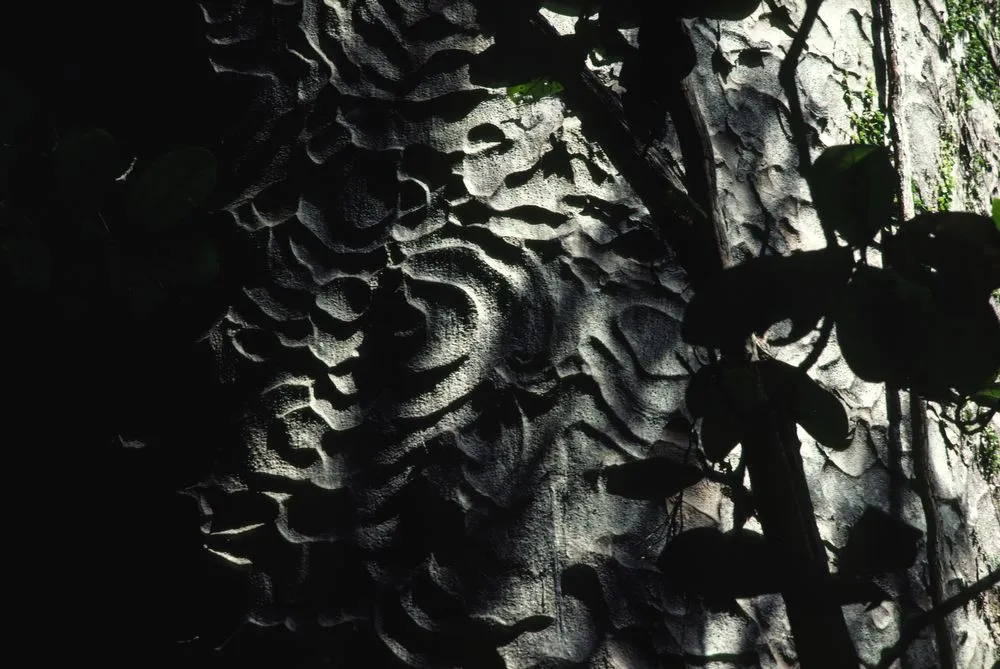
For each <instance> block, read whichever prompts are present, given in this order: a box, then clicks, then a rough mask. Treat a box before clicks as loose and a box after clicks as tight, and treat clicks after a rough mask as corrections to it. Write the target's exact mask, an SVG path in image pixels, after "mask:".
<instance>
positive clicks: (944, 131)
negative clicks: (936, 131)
mask: <svg viewBox="0 0 1000 669" xmlns="http://www.w3.org/2000/svg"><path fill="white" fill-rule="evenodd" d="M957 164H958V145H957V144H956V142H955V133H954V132H953V131H952V130H951V129H950V128H949V127H947V126H941V156H940V162H939V163H938V170H937V178H936V179H935V180H934V185H933V189H934V190H933V193H934V199H933V201H932V203H930V204H929V203H928V202H926V201H925V200H924V199H923V195H922V194H921V191H920V186H919V185H918V184H917V182H916V180H915V179H911V180H910V190H911V191H912V192H913V208H914V211H915V212H916V213H917V214H925V213H927V212H930V211H950V210H951V205H952V202H953V197H954V194H955V167H956V166H957Z"/></svg>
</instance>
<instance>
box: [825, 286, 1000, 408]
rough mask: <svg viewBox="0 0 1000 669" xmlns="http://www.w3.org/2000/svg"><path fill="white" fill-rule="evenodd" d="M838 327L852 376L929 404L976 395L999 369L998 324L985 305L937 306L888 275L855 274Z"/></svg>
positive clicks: (927, 293)
mask: <svg viewBox="0 0 1000 669" xmlns="http://www.w3.org/2000/svg"><path fill="white" fill-rule="evenodd" d="M836 325H837V340H838V342H839V344H840V348H841V351H842V352H843V354H844V359H845V360H847V363H848V365H850V367H851V369H852V370H854V373H855V374H857V375H858V376H859V377H861V378H862V379H864V380H865V381H871V382H888V383H893V384H895V385H898V386H900V387H903V388H910V389H912V390H914V391H916V392H918V393H920V394H922V395H924V396H926V397H930V398H932V399H946V398H948V397H949V396H950V394H951V392H950V390H951V389H955V390H957V391H958V392H959V393H962V394H967V393H973V392H976V391H977V390H979V389H980V388H982V387H984V386H986V385H987V384H989V383H990V382H991V381H992V380H993V379H994V377H995V376H996V373H997V370H998V368H1000V346H998V345H997V342H1000V321H998V320H997V316H996V314H995V313H994V312H993V309H992V308H991V307H990V305H989V304H988V303H986V302H974V303H971V304H970V303H967V302H965V301H958V302H942V301H941V300H939V299H935V296H934V294H933V293H932V291H931V290H930V289H929V288H927V287H926V286H923V285H921V284H919V283H917V282H914V281H910V280H908V279H906V278H904V277H902V276H900V275H899V273H897V272H895V271H893V270H880V269H876V268H871V267H863V268H860V269H859V270H858V272H857V273H856V274H855V276H854V278H853V279H852V280H851V283H850V285H849V286H848V290H847V292H846V293H845V296H844V300H843V302H842V304H841V306H840V309H839V310H838V315H837V321H836Z"/></svg>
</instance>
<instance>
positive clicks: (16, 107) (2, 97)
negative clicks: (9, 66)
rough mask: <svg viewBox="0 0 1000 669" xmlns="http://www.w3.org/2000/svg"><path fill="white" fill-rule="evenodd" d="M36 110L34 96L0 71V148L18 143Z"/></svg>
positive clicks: (36, 102) (19, 83) (8, 75)
mask: <svg viewBox="0 0 1000 669" xmlns="http://www.w3.org/2000/svg"><path fill="white" fill-rule="evenodd" d="M37 109H38V101H37V100H36V99H35V96H34V95H32V94H31V92H30V91H29V90H28V89H27V88H25V87H24V85H23V84H22V83H21V82H20V81H18V80H17V79H16V78H14V77H13V76H12V75H10V74H8V73H7V72H3V71H0V148H5V147H8V146H16V145H18V144H19V143H20V140H21V135H22V133H23V132H24V131H25V130H26V129H27V128H28V126H29V125H30V124H31V119H32V117H34V115H35V112H36V111H37Z"/></svg>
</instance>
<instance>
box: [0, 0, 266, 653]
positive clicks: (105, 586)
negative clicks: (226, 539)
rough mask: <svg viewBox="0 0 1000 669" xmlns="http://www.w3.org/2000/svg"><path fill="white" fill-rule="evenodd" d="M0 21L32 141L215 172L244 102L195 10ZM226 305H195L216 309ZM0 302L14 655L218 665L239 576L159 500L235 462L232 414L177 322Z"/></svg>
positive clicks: (48, 10) (60, 13)
mask: <svg viewBox="0 0 1000 669" xmlns="http://www.w3.org/2000/svg"><path fill="white" fill-rule="evenodd" d="M8 11H9V10H8ZM8 11H5V12H4V14H6V16H4V17H3V20H2V21H0V45H2V46H0V50H2V52H0V53H2V59H0V68H2V69H4V70H6V71H8V72H10V73H11V74H13V75H14V76H15V77H16V78H18V79H19V80H20V81H21V83H23V85H24V86H25V87H27V88H28V89H29V90H30V91H31V93H33V94H34V95H35V96H36V97H37V98H38V99H39V100H40V102H41V105H40V106H41V107H42V108H43V109H44V110H45V112H46V113H47V115H48V123H47V125H48V126H50V127H55V128H63V129H71V128H78V127H99V128H103V129H105V130H107V131H108V132H110V133H111V135H112V136H113V137H114V138H115V139H116V140H117V142H118V144H119V146H121V147H122V149H123V153H124V154H125V155H127V156H134V157H138V158H151V157H154V156H157V155H160V154H162V153H163V152H164V151H166V150H169V149H170V148H172V147H174V146H180V145H201V146H206V147H209V148H211V149H212V150H213V151H214V152H215V153H216V154H217V155H218V156H219V159H220V164H221V165H222V167H221V169H220V172H223V173H224V171H225V150H224V146H223V145H224V137H225V135H226V127H227V120H230V119H232V118H234V117H235V116H238V113H239V112H238V110H239V106H240V101H241V95H240V90H239V88H238V87H237V86H236V84H233V83H232V82H231V81H230V80H229V79H227V78H226V77H223V76H219V75H216V74H215V73H214V72H213V71H212V68H211V65H210V64H209V61H208V50H207V46H208V45H207V43H206V41H205V38H204V29H203V25H202V17H201V15H200V10H199V8H198V7H197V5H196V3H195V2H193V1H188V0H154V1H153V2H145V3H135V2H126V1H124V0H111V1H98V2H92V3H60V4H58V5H57V6H53V5H45V4H42V3H19V5H18V7H17V9H16V12H15V11H9V13H8ZM15 14H16V16H15ZM43 124H44V122H43ZM22 195H24V193H22ZM28 195H30V194H28ZM45 207H46V205H45V203H44V202H39V203H38V208H39V209H44V208H45ZM205 223H206V225H210V226H211V227H212V229H213V230H214V231H215V232H213V234H218V235H222V236H223V237H224V236H225V235H226V232H225V229H226V226H227V225H229V226H231V225H232V222H231V219H230V218H229V217H228V216H224V215H223V216H221V217H219V216H207V217H206V218H205ZM46 234H50V235H54V236H58V231H56V232H52V231H51V230H50V231H48V232H47V233H46ZM102 261H103V259H102V258H95V259H94V263H95V265H96V264H100V263H101V262H102ZM82 264H86V262H85V259H84V262H83V263H82ZM233 267H234V268H235V270H237V271H239V272H245V271H247V268H246V267H242V266H239V264H238V263H236V264H234V265H233ZM234 285H235V282H234ZM223 292H224V291H221V292H219V293H218V294H217V295H214V296H213V298H214V299H213V301H212V306H205V305H201V306H199V308H200V309H202V310H205V309H210V308H215V307H218V306H219V305H221V304H223V303H224V299H222V297H223ZM0 295H2V296H3V299H4V301H5V302H6V303H5V304H3V305H2V309H3V314H4V327H3V333H2V335H0V342H2V344H3V349H2V350H3V356H2V361H3V367H4V375H3V379H4V385H5V386H6V388H5V390H6V392H5V395H6V396H8V397H10V398H12V399H11V400H8V401H7V402H5V409H6V410H5V411H4V417H5V419H6V420H5V421H4V427H3V432H2V433H0V434H2V440H3V442H4V445H5V449H4V450H5V455H6V460H5V465H6V468H5V469H6V471H7V473H8V476H9V477H10V478H11V482H10V483H8V487H9V489H10V490H11V491H13V493H14V494H13V495H11V498H12V501H11V502H9V504H10V506H8V509H7V510H8V514H9V517H10V518H11V521H10V529H9V530H8V531H9V534H8V537H9V543H8V546H9V547H10V550H9V555H8V556H7V557H8V560H9V562H8V564H10V563H13V564H12V566H11V567H10V568H9V572H8V573H9V574H10V577H11V578H12V580H13V581H14V582H15V583H17V586H16V587H14V588H13V590H14V591H20V592H23V593H25V594H24V598H23V601H21V600H20V599H19V598H20V595H18V596H17V598H15V601H14V602H9V604H8V605H9V606H12V608H13V612H14V615H15V616H16V617H18V618H19V619H21V620H22V621H23V622H26V623H27V622H29V621H30V625H31V626H32V627H36V628H37V629H39V630H41V632H42V634H43V635H44V637H45V638H47V641H45V642H44V643H43V645H42V646H41V647H39V646H38V645H37V644H38V641H37V637H35V635H30V636H31V637H33V638H32V639H31V641H30V642H29V641H28V638H27V637H24V638H17V639H15V640H14V644H15V647H19V646H21V645H22V644H28V643H30V644H31V653H32V656H33V657H39V658H43V657H44V658H52V657H61V656H63V655H67V656H71V657H73V658H75V659H76V660H78V661H87V660H100V661H103V662H104V663H105V664H109V663H110V666H119V665H123V664H124V662H126V661H129V662H131V663H138V664H149V663H150V662H151V661H152V662H153V665H154V666H170V667H173V666H177V667H181V666H183V667H196V666H218V665H217V664H209V662H208V658H211V657H212V656H213V654H212V652H211V650H210V648H211V646H213V645H217V644H219V643H221V642H222V641H224V640H225V638H226V636H228V635H229V634H230V633H231V632H232V631H233V630H234V628H235V627H236V626H237V625H238V624H239V621H240V619H241V617H242V616H243V615H245V611H246V595H245V592H246V583H245V580H246V577H245V575H243V574H240V573H239V572H237V571H235V570H233V569H232V568H230V567H228V566H226V565H225V564H224V563H222V561H221V560H218V559H215V558H214V557H213V556H212V555H211V554H209V553H207V552H206V551H205V550H204V549H203V538H202V535H201V532H200V530H199V524H200V521H199V511H198V509H197V506H196V504H195V502H194V500H193V499H191V498H188V497H184V496H180V495H178V494H177V493H176V491H177V490H178V489H179V488H182V487H184V486H187V485H190V484H193V483H195V482H196V481H198V480H200V479H201V478H202V477H203V476H204V475H205V474H206V472H207V471H208V470H209V469H210V468H211V467H212V463H213V462H216V461H218V460H219V459H221V458H228V457H232V455H233V453H234V452H235V451H233V450H232V449H230V448H229V447H230V446H231V445H233V444H235V443H236V441H235V433H234V431H233V425H234V419H233V415H232V414H233V411H232V407H233V406H235V404H234V403H233V402H230V401H229V400H227V399H226V398H225V397H224V396H223V395H222V394H221V392H220V391H219V390H218V389H217V388H216V387H215V385H214V384H213V380H212V378H211V367H210V364H211V359H210V358H209V357H205V356H199V354H198V353H197V352H196V349H194V348H193V347H192V346H191V345H190V343H189V342H190V341H191V337H190V328H189V327H188V326H189V325H191V324H185V325H184V327H178V328H175V327H174V326H179V325H180V324H179V322H177V319H175V318H173V317H171V316H167V317H166V318H165V319H161V320H159V321H148V322H146V323H144V324H143V325H142V326H141V327H130V328H125V327H123V325H122V320H121V319H116V318H115V315H114V314H112V313H109V312H108V311H107V310H101V309H97V310H95V312H94V313H91V314H90V315H89V316H87V317H84V318H81V319H76V320H67V319H66V318H62V317H60V315H59V314H56V313H51V312H52V309H51V302H47V301H46V299H45V296H44V295H41V294H40V295H38V296H37V299H35V298H34V297H32V296H25V295H24V294H21V295H15V296H14V297H12V296H11V294H9V293H8V291H6V290H2V291H0ZM181 313H185V314H186V312H185V311H184V308H183V307H180V308H179V310H178V311H176V312H175V314H181ZM198 317H199V319H200V320H201V322H202V324H205V323H208V322H210V318H211V315H210V314H208V313H207V312H206V313H201V314H199V315H198ZM181 320H183V319H181ZM181 334H183V335H184V336H183V337H181V336H179V335H181ZM124 442H131V446H126V445H125V443H124ZM50 632H51V636H49V633H50Z"/></svg>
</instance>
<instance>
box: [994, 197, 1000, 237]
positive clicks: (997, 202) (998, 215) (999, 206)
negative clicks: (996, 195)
mask: <svg viewBox="0 0 1000 669" xmlns="http://www.w3.org/2000/svg"><path fill="white" fill-rule="evenodd" d="M993 225H994V226H995V227H996V229H997V231H998V232H1000V199H994V200H993Z"/></svg>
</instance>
